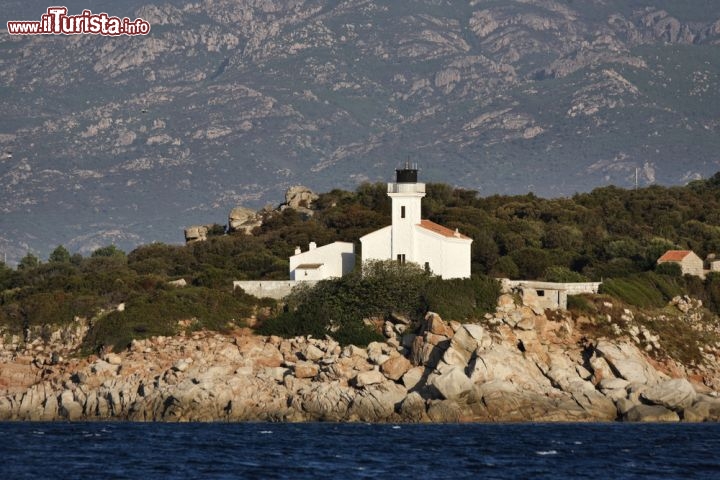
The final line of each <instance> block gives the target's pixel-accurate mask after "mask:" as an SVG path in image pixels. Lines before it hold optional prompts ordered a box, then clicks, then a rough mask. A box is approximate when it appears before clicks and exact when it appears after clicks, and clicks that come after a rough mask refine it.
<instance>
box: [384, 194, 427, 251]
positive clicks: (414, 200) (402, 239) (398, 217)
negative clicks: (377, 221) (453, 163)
mask: <svg viewBox="0 0 720 480" xmlns="http://www.w3.org/2000/svg"><path fill="white" fill-rule="evenodd" d="M388 196H389V197H390V198H391V200H392V235H391V242H392V243H391V247H390V248H391V252H390V258H393V259H396V258H397V256H398V255H399V254H403V255H405V261H407V262H411V261H412V262H415V261H417V260H416V259H415V258H416V256H417V255H416V252H415V243H414V241H413V238H414V230H415V225H417V224H418V223H420V220H421V218H422V203H421V202H422V198H423V197H424V196H425V184H424V183H388ZM403 207H404V208H405V216H404V218H403V215H402V211H403Z"/></svg>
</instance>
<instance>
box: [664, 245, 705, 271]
mask: <svg viewBox="0 0 720 480" xmlns="http://www.w3.org/2000/svg"><path fill="white" fill-rule="evenodd" d="M657 263H658V265H660V264H663V263H674V264H677V265H679V266H680V270H681V271H682V273H683V275H695V276H696V277H700V278H705V270H704V264H703V261H702V259H701V258H700V257H698V256H697V255H696V254H695V252H693V251H692V250H668V251H667V252H665V253H664V254H663V256H662V257H660V258H658V261H657Z"/></svg>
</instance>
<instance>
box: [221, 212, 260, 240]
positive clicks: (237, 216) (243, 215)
mask: <svg viewBox="0 0 720 480" xmlns="http://www.w3.org/2000/svg"><path fill="white" fill-rule="evenodd" d="M261 225H262V216H261V215H260V214H259V213H258V212H256V211H254V210H251V209H249V208H245V207H235V208H233V209H232V210H231V211H230V215H228V231H229V232H244V233H246V234H251V233H252V231H253V229H254V228H256V227H259V226H261Z"/></svg>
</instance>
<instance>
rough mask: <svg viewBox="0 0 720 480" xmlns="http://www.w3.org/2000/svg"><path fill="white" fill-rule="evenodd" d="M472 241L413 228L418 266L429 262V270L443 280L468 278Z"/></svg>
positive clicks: (418, 227)
mask: <svg viewBox="0 0 720 480" xmlns="http://www.w3.org/2000/svg"><path fill="white" fill-rule="evenodd" d="M471 244H472V240H469V239H462V238H453V237H446V236H444V235H440V234H438V233H435V232H432V231H430V230H427V229H425V228H422V227H420V226H417V227H416V228H415V248H416V250H417V255H416V259H415V260H413V261H414V262H415V263H418V264H420V266H421V267H422V266H425V262H430V270H431V271H432V273H433V274H435V275H440V276H441V277H442V278H444V279H448V278H469V277H470V245H471Z"/></svg>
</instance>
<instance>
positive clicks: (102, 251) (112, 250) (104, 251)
mask: <svg viewBox="0 0 720 480" xmlns="http://www.w3.org/2000/svg"><path fill="white" fill-rule="evenodd" d="M90 256H91V257H93V258H95V257H118V258H121V257H125V252H123V251H122V250H120V249H119V248H117V247H116V246H115V245H108V246H106V247H100V248H98V249H97V250H95V251H94V252H92V255H90Z"/></svg>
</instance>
